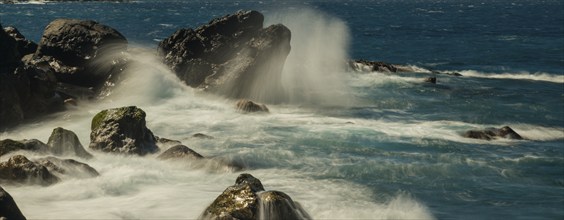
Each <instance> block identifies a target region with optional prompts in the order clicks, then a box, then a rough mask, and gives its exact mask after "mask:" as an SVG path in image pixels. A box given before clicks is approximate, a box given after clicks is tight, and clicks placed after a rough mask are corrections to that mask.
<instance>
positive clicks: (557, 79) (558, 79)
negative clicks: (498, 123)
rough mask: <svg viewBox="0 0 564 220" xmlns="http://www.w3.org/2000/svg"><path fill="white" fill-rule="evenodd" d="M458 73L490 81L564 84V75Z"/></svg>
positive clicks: (472, 71)
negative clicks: (507, 80)
mask: <svg viewBox="0 0 564 220" xmlns="http://www.w3.org/2000/svg"><path fill="white" fill-rule="evenodd" d="M458 72H459V73H460V74H462V75H463V76H466V77H476V78H489V79H517V80H535V81H545V82H553V83H564V75H563V74H551V73H543V72H536V73H530V72H517V73H485V72H479V71H476V70H463V71H458Z"/></svg>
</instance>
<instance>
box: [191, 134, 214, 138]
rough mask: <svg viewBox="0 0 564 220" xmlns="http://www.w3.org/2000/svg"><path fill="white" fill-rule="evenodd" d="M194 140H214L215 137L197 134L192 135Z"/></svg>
mask: <svg viewBox="0 0 564 220" xmlns="http://www.w3.org/2000/svg"><path fill="white" fill-rule="evenodd" d="M192 137H193V138H199V139H213V138H214V137H212V136H209V135H207V134H202V133H195V134H193V135H192Z"/></svg>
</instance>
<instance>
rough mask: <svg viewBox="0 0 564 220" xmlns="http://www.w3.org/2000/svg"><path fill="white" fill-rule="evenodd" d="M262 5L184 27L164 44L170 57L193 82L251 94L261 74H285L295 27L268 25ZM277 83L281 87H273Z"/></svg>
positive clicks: (242, 95)
mask: <svg viewBox="0 0 564 220" xmlns="http://www.w3.org/2000/svg"><path fill="white" fill-rule="evenodd" d="M263 21H264V16H263V15H262V14H261V13H260V12H257V11H239V12H237V13H236V14H233V15H226V16H223V17H221V18H216V19H213V20H212V21H210V22H209V23H208V24H206V25H203V26H200V27H198V28H197V29H180V30H178V31H176V32H175V33H174V34H173V35H172V36H170V37H169V38H167V39H165V40H163V41H162V42H161V43H160V44H159V47H158V52H159V54H160V55H161V57H162V59H163V61H164V63H165V64H166V65H168V66H169V67H170V68H171V69H172V70H173V72H175V73H176V75H177V76H178V77H179V78H180V79H181V80H182V81H184V82H185V83H186V84H187V85H189V86H191V87H195V88H201V89H204V90H206V91H211V92H214V93H216V94H219V95H223V96H226V97H230V98H250V97H251V96H252V94H251V90H252V88H251V87H252V86H251V85H252V84H254V83H256V82H255V80H257V79H258V78H260V76H261V75H269V76H274V77H271V79H276V78H278V77H280V74H281V71H282V67H283V64H284V62H285V60H286V57H287V56H288V54H289V52H290V38H291V33H290V30H289V29H288V28H287V27H285V26H283V25H280V24H278V25H272V26H269V27H267V28H263ZM271 89H277V88H271Z"/></svg>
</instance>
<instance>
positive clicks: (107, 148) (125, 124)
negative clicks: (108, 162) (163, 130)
mask: <svg viewBox="0 0 564 220" xmlns="http://www.w3.org/2000/svg"><path fill="white" fill-rule="evenodd" d="M145 115H146V114H145V112H144V111H143V110H141V109H140V108H137V107H135V106H129V107H121V108H113V109H107V110H103V111H101V112H99V113H98V114H96V116H94V118H93V119H92V125H91V129H92V131H91V133H90V145H89V147H90V148H92V149H94V150H100V151H103V152H112V153H124V154H137V155H145V154H149V153H155V152H157V151H158V150H159V148H158V147H157V145H156V138H155V136H154V135H153V132H151V130H149V129H148V128H147V126H146V122H145Z"/></svg>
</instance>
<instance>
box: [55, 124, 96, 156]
mask: <svg viewBox="0 0 564 220" xmlns="http://www.w3.org/2000/svg"><path fill="white" fill-rule="evenodd" d="M47 145H49V148H50V150H51V153H53V154H54V155H67V156H78V157H82V158H92V154H90V153H88V152H87V151H86V150H85V149H84V147H83V146H82V144H81V143H80V141H79V140H78V137H77V136H76V134H75V133H74V132H72V131H70V130H66V129H64V128H61V127H58V128H55V129H53V132H52V133H51V136H49V141H48V142H47Z"/></svg>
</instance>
